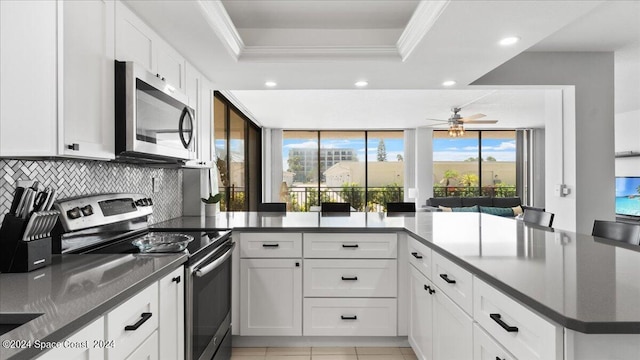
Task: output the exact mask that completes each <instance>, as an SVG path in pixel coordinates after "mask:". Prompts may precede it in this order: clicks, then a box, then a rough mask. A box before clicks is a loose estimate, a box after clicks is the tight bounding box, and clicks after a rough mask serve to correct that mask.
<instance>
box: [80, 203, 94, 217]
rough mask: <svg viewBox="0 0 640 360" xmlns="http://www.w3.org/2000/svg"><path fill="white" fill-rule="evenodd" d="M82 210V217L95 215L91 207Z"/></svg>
mask: <svg viewBox="0 0 640 360" xmlns="http://www.w3.org/2000/svg"><path fill="white" fill-rule="evenodd" d="M80 210H82V215H84V216H90V215H93V206H91V205H87V206H85V207H83V208H82V209H80Z"/></svg>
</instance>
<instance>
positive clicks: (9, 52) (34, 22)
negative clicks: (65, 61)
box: [0, 1, 58, 157]
mask: <svg viewBox="0 0 640 360" xmlns="http://www.w3.org/2000/svg"><path fill="white" fill-rule="evenodd" d="M56 11H57V5H56V3H55V2H53V1H46V2H45V1H0V49H2V51H0V74H2V81H0V156H3V157H18V156H56V155H57V139H56V137H55V134H56V133H57V122H56V119H57V107H58V105H57V99H56V91H57V90H56V89H57V71H58V70H57V58H56V52H57V43H56V38H57V36H56V31H57V19H56Z"/></svg>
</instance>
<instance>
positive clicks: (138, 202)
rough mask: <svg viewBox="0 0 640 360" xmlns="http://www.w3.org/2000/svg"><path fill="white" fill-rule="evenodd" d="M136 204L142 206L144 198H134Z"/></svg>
mask: <svg viewBox="0 0 640 360" xmlns="http://www.w3.org/2000/svg"><path fill="white" fill-rule="evenodd" d="M136 206H144V199H138V200H136Z"/></svg>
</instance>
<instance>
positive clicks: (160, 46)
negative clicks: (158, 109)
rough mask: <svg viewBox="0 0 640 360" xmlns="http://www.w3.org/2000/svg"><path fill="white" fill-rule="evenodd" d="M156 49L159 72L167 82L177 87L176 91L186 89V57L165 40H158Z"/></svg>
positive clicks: (155, 45)
mask: <svg viewBox="0 0 640 360" xmlns="http://www.w3.org/2000/svg"><path fill="white" fill-rule="evenodd" d="M154 47H155V50H156V60H157V63H158V70H157V72H158V74H160V77H162V78H164V81H166V82H167V84H169V85H171V86H173V87H175V88H176V91H181V92H185V91H186V76H185V65H186V62H185V60H184V58H183V57H182V56H181V55H180V54H179V53H178V52H177V51H175V50H174V49H173V48H171V47H170V46H169V45H168V44H167V43H165V42H164V41H161V40H160V41H157V42H156V43H155V44H154Z"/></svg>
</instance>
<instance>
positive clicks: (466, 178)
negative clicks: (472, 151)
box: [460, 174, 478, 187]
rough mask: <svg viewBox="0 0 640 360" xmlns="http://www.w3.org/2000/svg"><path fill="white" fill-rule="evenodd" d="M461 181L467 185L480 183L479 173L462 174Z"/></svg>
mask: <svg viewBox="0 0 640 360" xmlns="http://www.w3.org/2000/svg"><path fill="white" fill-rule="evenodd" d="M460 182H461V183H462V185H464V186H466V187H471V186H473V185H478V175H476V174H462V176H461V177H460Z"/></svg>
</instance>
